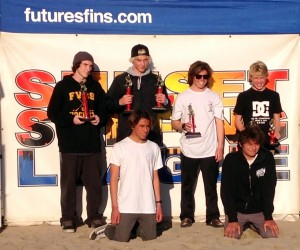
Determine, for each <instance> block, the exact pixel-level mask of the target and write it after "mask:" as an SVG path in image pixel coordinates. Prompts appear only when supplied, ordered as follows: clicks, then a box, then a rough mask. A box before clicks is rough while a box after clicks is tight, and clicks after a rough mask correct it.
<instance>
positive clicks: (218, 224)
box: [206, 219, 224, 227]
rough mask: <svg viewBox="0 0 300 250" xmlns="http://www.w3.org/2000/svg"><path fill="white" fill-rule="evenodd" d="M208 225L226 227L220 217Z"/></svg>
mask: <svg viewBox="0 0 300 250" xmlns="http://www.w3.org/2000/svg"><path fill="white" fill-rule="evenodd" d="M206 225H207V226H212V227H224V224H223V222H221V221H220V220H219V219H213V220H212V221H211V222H209V223H207V224H206Z"/></svg>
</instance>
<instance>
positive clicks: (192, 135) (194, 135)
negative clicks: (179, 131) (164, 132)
mask: <svg viewBox="0 0 300 250" xmlns="http://www.w3.org/2000/svg"><path fill="white" fill-rule="evenodd" d="M185 137H186V138H187V139H190V138H198V137H201V133H200V132H187V133H185Z"/></svg>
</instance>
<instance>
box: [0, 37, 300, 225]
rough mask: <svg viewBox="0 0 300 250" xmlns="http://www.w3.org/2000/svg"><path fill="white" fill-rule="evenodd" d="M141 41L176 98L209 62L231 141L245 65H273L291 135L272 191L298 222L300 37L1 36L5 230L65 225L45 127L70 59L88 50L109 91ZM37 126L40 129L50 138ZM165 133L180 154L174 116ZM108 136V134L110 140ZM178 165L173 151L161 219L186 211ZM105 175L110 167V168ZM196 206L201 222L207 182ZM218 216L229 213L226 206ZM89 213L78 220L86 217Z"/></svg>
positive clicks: (280, 210) (280, 208)
mask: <svg viewBox="0 0 300 250" xmlns="http://www.w3.org/2000/svg"><path fill="white" fill-rule="evenodd" d="M138 43H142V44H145V45H147V46H148V48H149V50H150V54H151V55H152V57H153V62H154V66H155V70H156V71H158V72H159V73H160V74H161V75H162V77H163V79H165V82H166V86H167V88H168V91H169V94H170V95H171V96H172V98H173V97H174V98H176V94H177V93H180V92H181V91H183V89H185V88H186V87H187V86H186V85H182V84H181V85H180V84H179V83H178V80H186V75H187V70H188V68H189V66H190V64H191V63H193V62H194V61H196V60H203V61H206V62H208V63H209V64H210V65H211V66H212V68H213V69H214V71H215V73H214V79H215V83H214V85H213V87H212V88H213V90H215V91H217V92H218V93H219V94H220V95H221V96H222V98H223V103H224V107H225V110H224V114H225V118H226V121H225V130H226V131H225V133H226V135H231V134H234V125H233V124H234V123H233V116H232V109H233V107H234V105H235V100H236V96H237V94H238V93H239V92H241V91H243V90H246V89H248V88H249V83H248V81H247V72H248V68H249V65H250V64H252V63H253V62H254V61H256V60H262V61H264V62H265V63H266V64H267V65H268V68H269V70H270V72H272V74H271V75H272V77H273V78H274V79H273V80H271V83H270V86H269V87H271V88H274V89H275V90H276V91H278V92H279V93H280V96H281V103H282V107H283V109H284V116H283V118H282V122H283V123H282V126H283V129H284V131H285V136H284V138H283V140H282V141H281V145H282V152H281V154H280V155H276V159H277V161H276V162H277V163H278V164H277V171H278V176H279V177H280V179H279V180H278V184H277V188H276V197H275V212H274V213H275V214H282V215H286V214H298V213H299V203H300V202H299V187H300V185H299V181H300V180H299V162H300V161H299V160H300V159H299V96H300V91H299V80H300V64H299V56H300V43H299V35H261V36H260V35H251V36H250V35H241V36H229V35H228V36H226V35H215V36H209V35H198V36H167V35H166V36H149V35H144V36H141V35H49V34H47V35H42V34H38V35H33V34H11V33H4V32H2V33H1V50H0V57H1V61H2V62H1V65H0V66H1V126H2V130H1V143H2V154H3V162H2V167H3V170H2V175H3V176H2V182H3V202H4V205H3V208H4V216H5V219H6V222H7V223H8V224H24V223H26V224H29V223H40V222H43V221H50V222H57V221H58V220H59V218H60V187H59V178H60V174H59V155H58V147H57V141H56V138H55V134H54V133H53V131H54V125H53V124H52V123H50V122H49V121H48V120H47V119H46V118H47V117H46V109H47V103H48V101H49V98H50V95H51V92H52V87H54V86H55V83H56V82H58V81H59V80H60V79H61V78H62V74H64V73H66V72H68V71H70V69H71V64H72V60H73V56H74V54H75V53H77V52H78V51H82V50H85V51H88V52H89V53H91V54H92V55H93V56H94V60H95V62H96V64H97V65H98V67H99V68H100V71H101V80H100V81H101V84H102V86H103V87H104V88H105V89H107V88H108V87H109V86H110V84H111V82H112V80H113V77H114V74H115V72H118V71H123V70H126V69H127V68H128V67H129V66H130V63H129V57H130V50H131V47H132V46H133V45H135V44H138ZM35 125H41V127H42V128H44V129H46V132H45V130H39V129H41V128H37V127H35ZM161 127H162V130H163V136H164V143H165V144H166V146H167V148H169V149H170V151H172V150H173V149H174V148H178V147H179V136H180V135H179V134H178V133H176V132H174V131H172V130H171V126H170V121H169V120H168V117H164V119H163V120H162V123H161ZM31 130H32V131H31ZM37 131H42V132H41V133H39V132H37ZM112 134H113V133H112ZM46 135H48V136H46ZM49 135H50V138H49ZM51 135H53V137H51ZM110 136H111V135H110V134H108V135H107V138H108V137H110ZM228 138H229V137H228ZM104 139H106V137H105V136H104ZM28 140H29V141H30V142H28ZM43 143H44V144H43ZM231 144H232V142H230V140H226V147H225V153H228V151H229V146H230V145H231ZM110 150H111V147H110V146H107V147H106V156H107V157H109V154H110ZM28 159H29V163H28V162H27V160H28ZM104 160H105V159H104ZM26 162H27V163H26ZM177 162H179V158H178V156H177V155H176V153H175V154H174V155H173V157H170V158H169V160H168V161H166V162H165V164H166V166H167V168H169V169H170V171H171V172H172V176H173V177H174V176H176V177H175V178H174V181H173V182H171V183H162V194H163V200H164V203H163V207H164V212H165V214H166V215H167V216H173V217H174V218H176V217H178V216H179V213H180V209H179V208H180V206H179V204H180V181H177V180H178V178H177V177H178V176H180V171H178V170H176V169H174V166H175V165H176V163H177ZM26 164H27V165H26ZM28 166H29V168H28ZM30 166H32V168H30ZM103 167H104V168H106V165H104V166H103ZM218 189H219V184H218ZM107 190H108V187H107V186H106V185H104V191H103V193H104V194H103V195H104V202H103V206H102V210H104V215H105V216H107V217H108V218H109V217H110V209H111V207H110V200H109V194H108V191H107ZM83 200H84V202H83V207H84V206H85V199H83ZM196 201H197V202H196V215H197V216H199V217H201V216H203V215H204V214H205V200H204V192H203V185H202V177H201V176H200V177H199V183H198V188H197V191H196ZM219 208H220V211H221V213H222V214H223V206H222V203H221V200H220V199H219ZM83 210H84V211H83V215H82V217H83V218H84V219H85V217H86V215H85V209H83Z"/></svg>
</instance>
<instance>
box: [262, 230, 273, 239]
mask: <svg viewBox="0 0 300 250" xmlns="http://www.w3.org/2000/svg"><path fill="white" fill-rule="evenodd" d="M259 234H260V236H261V237H262V238H264V239H267V238H276V236H274V235H273V233H272V230H270V229H269V228H268V229H267V230H266V231H264V230H262V231H261V232H259Z"/></svg>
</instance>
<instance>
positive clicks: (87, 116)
mask: <svg viewBox="0 0 300 250" xmlns="http://www.w3.org/2000/svg"><path fill="white" fill-rule="evenodd" d="M84 83H85V79H84V80H82V81H81V82H80V85H81V88H80V90H81V102H82V106H83V117H81V118H79V120H81V121H84V122H86V121H92V120H94V119H95V117H90V111H89V106H88V93H87V88H86V86H85V84H84Z"/></svg>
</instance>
